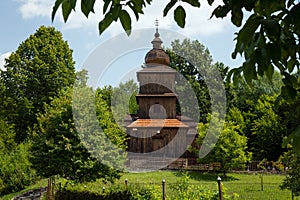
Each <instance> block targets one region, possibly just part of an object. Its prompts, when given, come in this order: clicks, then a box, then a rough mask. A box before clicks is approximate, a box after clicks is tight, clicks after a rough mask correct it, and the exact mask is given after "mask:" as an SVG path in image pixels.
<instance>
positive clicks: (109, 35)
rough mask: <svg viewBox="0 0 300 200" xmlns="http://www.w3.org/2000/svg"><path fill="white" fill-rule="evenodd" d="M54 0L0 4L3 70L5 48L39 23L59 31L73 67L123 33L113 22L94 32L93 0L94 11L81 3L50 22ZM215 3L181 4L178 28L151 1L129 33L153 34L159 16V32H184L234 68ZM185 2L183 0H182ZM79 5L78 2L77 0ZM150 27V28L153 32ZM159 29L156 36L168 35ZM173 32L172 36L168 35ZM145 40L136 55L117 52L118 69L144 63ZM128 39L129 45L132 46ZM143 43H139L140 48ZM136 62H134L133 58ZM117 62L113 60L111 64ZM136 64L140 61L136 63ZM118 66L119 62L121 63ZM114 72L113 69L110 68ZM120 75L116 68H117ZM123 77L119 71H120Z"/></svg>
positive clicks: (228, 32)
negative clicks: (182, 11) (182, 14)
mask: <svg viewBox="0 0 300 200" xmlns="http://www.w3.org/2000/svg"><path fill="white" fill-rule="evenodd" d="M54 2H55V1H54V0H5V1H1V3H0V5H1V6H0V10H1V12H0V13H1V15H2V16H1V17H0V26H1V32H0V68H1V69H3V65H4V58H5V57H7V56H9V55H10V52H14V51H16V50H17V48H18V46H19V44H20V43H21V42H22V41H24V40H26V39H27V38H28V37H29V36H30V35H31V34H34V33H35V31H36V30H37V29H38V28H39V27H40V26H42V25H44V26H54V27H55V28H56V29H57V30H59V31H60V32H61V33H62V34H63V38H64V40H66V41H67V42H68V44H69V46H70V48H71V49H73V58H74V61H75V63H76V64H75V67H76V69H77V70H80V69H82V68H85V67H86V66H85V64H86V63H88V62H89V59H90V57H91V54H93V52H95V50H96V51H97V53H98V55H99V54H101V53H103V54H105V53H106V50H105V48H101V47H106V46H107V45H108V44H114V43H110V42H111V40H112V39H113V38H118V37H119V36H121V38H125V37H128V36H127V35H126V34H124V31H123V30H122V27H121V24H120V22H116V23H114V22H113V24H112V26H110V27H109V28H108V29H107V30H106V31H105V32H104V34H102V35H99V32H98V22H99V20H101V19H102V18H103V15H102V13H101V11H102V1H100V0H98V1H96V4H95V11H96V12H95V14H93V13H92V14H90V15H89V18H88V19H87V18H86V17H85V16H84V15H83V14H82V13H81V11H80V7H78V8H76V12H75V13H74V12H73V13H72V14H71V15H70V17H69V19H68V21H67V22H66V23H64V22H63V19H62V15H61V12H60V11H59V12H58V13H57V15H56V17H55V20H54V21H53V22H52V21H51V12H52V7H53V5H54ZM218 2H220V1H215V3H214V4H213V6H212V7H210V6H208V5H207V3H206V1H204V0H203V1H201V7H200V8H194V7H191V6H189V5H186V6H185V5H183V6H184V7H185V9H186V12H187V16H186V26H185V28H184V29H181V28H180V27H178V26H177V25H176V23H175V21H174V20H173V11H174V9H171V10H170V11H169V14H168V15H167V16H166V17H163V8H164V7H165V5H166V4H167V3H168V1H163V0H156V1H153V3H152V4H151V5H150V6H148V7H147V8H146V10H145V11H144V13H145V15H142V16H141V17H140V20H139V21H138V22H136V20H135V17H132V19H133V20H132V22H133V24H132V30H133V32H137V33H142V32H143V31H144V30H148V32H149V31H150V32H153V34H154V33H155V23H154V21H155V19H158V20H159V30H162V31H161V32H162V33H163V32H165V33H166V34H168V33H169V32H170V31H171V32H173V33H175V35H178V36H180V35H184V36H185V37H187V38H189V39H191V40H198V41H199V42H200V43H202V44H203V45H205V46H206V47H207V48H208V49H209V51H210V53H211V55H212V57H213V60H214V62H223V63H224V64H225V65H227V66H229V67H231V68H233V67H238V66H240V65H241V63H242V59H241V58H238V59H236V60H234V59H232V58H231V53H232V51H233V50H234V45H235V42H234V38H235V32H237V30H238V29H237V28H236V27H235V26H234V25H232V23H231V22H230V17H226V18H223V19H216V18H211V19H210V16H211V13H212V11H213V8H215V7H217V5H218ZM181 3H182V4H184V2H181ZM78 5H80V1H78ZM152 29H153V31H152ZM162 33H161V36H160V37H161V39H162V40H163V41H164V38H166V37H167V36H166V35H164V34H162ZM134 35H135V34H132V35H131V36H129V38H125V40H127V39H128V40H131V41H133V42H134V39H133V38H134ZM173 35H174V34H173ZM142 39H143V41H144V42H145V43H144V44H143V45H144V48H141V46H137V47H136V48H137V49H135V52H136V53H135V54H133V53H132V49H127V51H128V52H126V51H125V50H126V49H125V50H124V51H125V52H122V55H119V56H115V57H114V60H113V61H111V63H115V65H118V66H119V67H120V68H121V67H122V69H123V70H124V68H125V71H127V72H131V71H132V69H131V68H130V67H129V68H128V69H126V65H136V66H138V65H139V66H140V65H142V64H143V63H142V62H143V58H144V55H145V54H146V52H147V50H148V49H150V48H151V46H152V45H151V43H150V42H151V40H152V39H153V35H152V36H151V35H145V36H144V37H143V38H142ZM131 44H132V43H129V45H131ZM169 44H170V43H169V42H165V41H164V45H165V47H169V46H168V45H169ZM122 45H126V44H117V45H116V46H114V47H113V49H117V48H119V47H121V46H122ZM143 45H142V46H143ZM133 61H135V62H133ZM116 63H117V64H116ZM139 63H140V64H139ZM120 65H123V66H120ZM120 68H118V67H114V68H112V69H110V70H112V71H113V72H116V71H120V70H119V69H120ZM114 70H115V71H114ZM119 73H121V72H119ZM122 76H123V75H122Z"/></svg>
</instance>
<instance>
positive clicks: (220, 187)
mask: <svg viewBox="0 0 300 200" xmlns="http://www.w3.org/2000/svg"><path fill="white" fill-rule="evenodd" d="M221 180H222V179H221V177H220V176H218V178H217V182H218V188H219V200H222V199H223V196H222V185H221Z"/></svg>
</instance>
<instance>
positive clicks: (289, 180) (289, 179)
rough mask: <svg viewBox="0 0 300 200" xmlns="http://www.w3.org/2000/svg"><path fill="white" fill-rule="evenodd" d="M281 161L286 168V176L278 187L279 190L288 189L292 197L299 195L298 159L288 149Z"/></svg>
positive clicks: (299, 164) (299, 170)
mask: <svg viewBox="0 0 300 200" xmlns="http://www.w3.org/2000/svg"><path fill="white" fill-rule="evenodd" d="M281 161H282V162H283V163H284V164H285V165H286V166H287V167H288V171H287V175H286V177H285V179H284V180H283V182H282V184H281V185H280V187H281V189H289V190H291V191H292V193H293V196H299V195H300V157H299V155H298V154H297V153H296V152H295V151H293V150H292V149H290V150H289V151H288V152H286V153H284V155H283V156H282V157H281Z"/></svg>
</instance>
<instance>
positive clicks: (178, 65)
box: [166, 39, 228, 122]
mask: <svg viewBox="0 0 300 200" xmlns="http://www.w3.org/2000/svg"><path fill="white" fill-rule="evenodd" d="M166 52H167V53H168V55H169V56H170V67H171V68H173V69H176V71H177V72H178V74H179V76H177V77H176V86H175V87H176V88H175V90H176V93H177V94H178V95H179V103H180V110H179V112H178V113H181V112H183V113H185V114H189V115H191V116H192V117H193V118H194V119H195V117H194V115H200V121H202V122H205V121H206V117H207V114H208V113H210V112H211V103H212V99H211V95H212V94H213V95H216V96H217V95H220V91H218V89H220V87H218V86H219V85H220V84H221V85H222V84H223V79H224V78H225V75H226V73H227V69H228V68H227V67H225V66H224V64H222V63H215V64H213V60H212V56H211V55H210V52H209V50H208V49H207V48H206V47H205V46H204V45H203V44H201V43H200V42H199V41H198V40H194V41H191V40H189V39H184V40H183V41H179V40H174V41H172V43H171V48H170V49H167V50H166ZM216 77H218V78H219V79H218V78H216ZM214 81H221V83H219V82H218V83H215V82H214ZM208 85H209V86H210V87H208ZM192 94H195V95H194V96H193V95H192ZM216 96H215V97H216ZM195 97H196V99H193V98H195ZM194 102H195V103H197V104H198V106H196V105H195V104H194ZM197 108H198V109H197ZM197 110H198V111H199V112H198V113H195V112H196V111H197Z"/></svg>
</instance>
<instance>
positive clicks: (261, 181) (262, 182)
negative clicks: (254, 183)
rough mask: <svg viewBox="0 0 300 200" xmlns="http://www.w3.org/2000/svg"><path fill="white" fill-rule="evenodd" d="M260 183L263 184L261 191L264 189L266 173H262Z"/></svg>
mask: <svg viewBox="0 0 300 200" xmlns="http://www.w3.org/2000/svg"><path fill="white" fill-rule="evenodd" d="M260 185H261V191H264V175H263V174H261V175H260Z"/></svg>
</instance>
